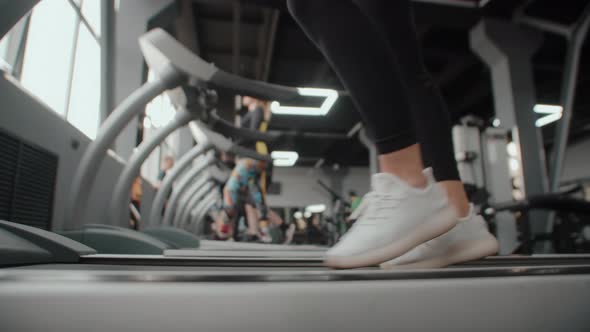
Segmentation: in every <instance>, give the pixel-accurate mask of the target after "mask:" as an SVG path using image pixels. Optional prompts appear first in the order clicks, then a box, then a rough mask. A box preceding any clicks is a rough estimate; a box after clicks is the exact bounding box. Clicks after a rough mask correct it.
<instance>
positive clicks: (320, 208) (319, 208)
mask: <svg viewBox="0 0 590 332" xmlns="http://www.w3.org/2000/svg"><path fill="white" fill-rule="evenodd" d="M324 211H326V205H325V204H314V205H310V206H308V207H306V208H305V212H310V213H323V212H324Z"/></svg>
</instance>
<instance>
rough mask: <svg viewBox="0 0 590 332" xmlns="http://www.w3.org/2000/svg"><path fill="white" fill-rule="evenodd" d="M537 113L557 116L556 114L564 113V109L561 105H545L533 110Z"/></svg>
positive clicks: (537, 106) (539, 105) (536, 106)
mask: <svg viewBox="0 0 590 332" xmlns="http://www.w3.org/2000/svg"><path fill="white" fill-rule="evenodd" d="M533 110H534V111H535V113H539V114H555V113H562V112H563V107H561V106H559V105H544V104H537V105H535V107H534V108H533Z"/></svg>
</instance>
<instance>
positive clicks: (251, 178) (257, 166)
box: [215, 96, 282, 242]
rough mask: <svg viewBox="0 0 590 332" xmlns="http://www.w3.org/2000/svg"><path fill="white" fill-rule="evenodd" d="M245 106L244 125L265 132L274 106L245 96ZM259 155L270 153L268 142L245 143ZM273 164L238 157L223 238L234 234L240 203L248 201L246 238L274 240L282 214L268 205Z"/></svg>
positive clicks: (219, 229) (226, 199)
mask: <svg viewBox="0 0 590 332" xmlns="http://www.w3.org/2000/svg"><path fill="white" fill-rule="evenodd" d="M242 107H243V109H245V110H247V112H245V113H244V115H243V116H241V119H240V126H241V127H243V128H247V129H250V130H253V131H260V132H265V131H266V130H267V129H268V124H269V121H270V118H271V112H270V105H269V103H268V102H266V101H262V100H259V99H256V98H253V97H249V96H245V97H243V98H242ZM243 146H244V147H246V148H249V149H251V150H255V151H256V152H258V153H259V154H262V155H268V154H269V151H268V147H267V146H266V143H264V142H253V143H252V144H246V145H243ZM269 167H270V165H268V163H267V162H266V161H263V160H254V159H251V158H242V157H238V158H236V165H235V167H234V169H233V171H232V173H231V176H230V178H229V179H228V180H227V182H226V184H225V187H224V189H223V212H222V213H221V215H220V218H218V221H217V222H216V227H215V230H216V235H217V237H218V238H219V239H222V240H223V239H228V238H230V237H232V236H233V232H234V228H235V227H234V225H235V223H236V222H237V220H235V218H236V216H237V213H238V211H239V208H240V204H245V211H246V220H247V223H248V229H247V232H246V236H245V237H246V238H245V239H244V240H246V241H262V242H270V241H271V240H272V239H271V238H270V235H269V231H268V228H269V227H270V224H269V221H270V223H272V224H274V225H276V224H281V223H282V220H281V219H280V217H279V216H278V215H277V214H276V213H274V212H273V211H272V210H270V209H269V208H268V206H267V205H266V188H267V185H266V179H267V177H266V173H267V172H268V168H269Z"/></svg>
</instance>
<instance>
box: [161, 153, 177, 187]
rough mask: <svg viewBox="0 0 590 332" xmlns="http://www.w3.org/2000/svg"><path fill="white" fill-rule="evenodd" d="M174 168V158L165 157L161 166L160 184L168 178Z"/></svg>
mask: <svg viewBox="0 0 590 332" xmlns="http://www.w3.org/2000/svg"><path fill="white" fill-rule="evenodd" d="M172 167H174V158H172V156H166V157H164V159H162V163H161V164H160V172H159V173H158V181H159V182H162V180H164V177H166V174H167V173H168V171H169V170H170V169H172Z"/></svg>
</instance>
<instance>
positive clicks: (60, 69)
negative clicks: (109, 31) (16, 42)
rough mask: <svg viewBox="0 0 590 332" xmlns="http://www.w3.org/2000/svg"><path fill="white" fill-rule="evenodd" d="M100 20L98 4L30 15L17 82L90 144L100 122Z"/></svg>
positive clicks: (79, 3)
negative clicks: (80, 133)
mask: <svg viewBox="0 0 590 332" xmlns="http://www.w3.org/2000/svg"><path fill="white" fill-rule="evenodd" d="M100 17H101V1H98V0H72V1H69V0H43V1H41V2H40V3H39V4H37V5H36V6H35V7H34V9H33V10H32V12H31V14H30V21H29V25H28V31H27V32H26V35H27V39H26V40H27V41H26V46H25V52H24V56H23V58H22V74H21V77H20V80H21V84H22V85H23V87H25V88H26V89H27V90H29V91H30V92H31V93H32V94H33V95H35V96H37V97H38V98H39V99H40V100H42V101H43V102H44V103H46V104H47V105H48V106H49V107H50V108H51V109H53V110H54V111H55V112H56V113H58V114H59V115H61V116H63V117H64V119H67V121H69V122H70V123H71V124H72V125H74V126H75V127H77V128H78V129H79V130H80V131H82V132H83V133H84V134H86V135H87V136H88V137H90V138H92V139H94V138H95V137H96V134H97V131H98V127H99V119H100V96H101V84H100V79H101V76H100V73H101V71H100V65H101V59H100V40H99V36H98V32H99V31H100V24H101V22H100ZM2 47H4V46H1V45H0V55H2V50H3V49H2Z"/></svg>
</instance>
